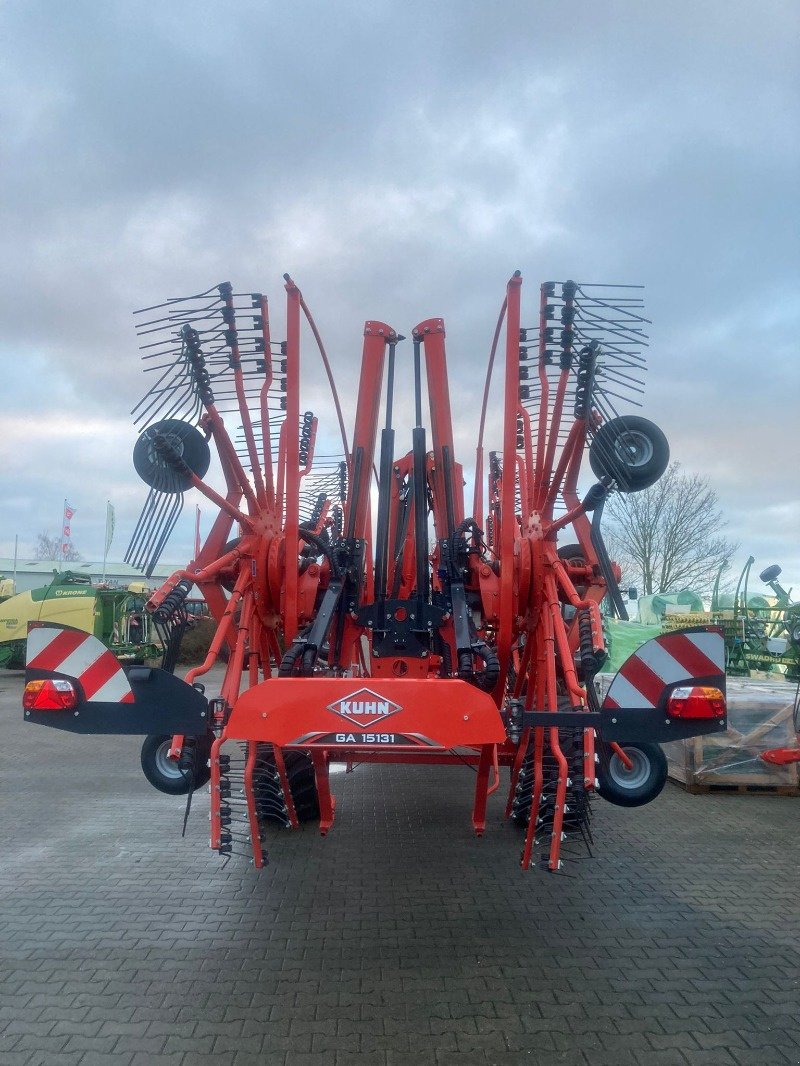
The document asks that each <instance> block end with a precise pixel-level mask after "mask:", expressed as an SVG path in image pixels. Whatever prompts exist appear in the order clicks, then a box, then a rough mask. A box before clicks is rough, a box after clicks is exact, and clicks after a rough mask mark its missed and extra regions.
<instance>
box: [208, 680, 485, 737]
mask: <svg viewBox="0 0 800 1066" xmlns="http://www.w3.org/2000/svg"><path fill="white" fill-rule="evenodd" d="M505 735H506V733H505V726H504V725H503V721H502V719H501V717H500V713H499V711H498V709H497V704H496V703H495V702H494V700H493V699H492V698H491V696H489V695H488V694H487V693H486V692H481V691H480V690H479V689H477V688H475V686H474V685H468V684H467V683H466V682H465V681H454V680H437V681H436V683H435V684H431V685H420V684H418V683H417V682H415V681H409V680H396V679H388V678H386V679H384V678H382V679H381V680H380V681H379V682H378V683H377V684H376V683H375V681H374V680H373V681H372V683H371V685H370V686H369V687H367V686H365V685H363V684H361V685H360V684H359V682H358V679H354V678H348V677H342V678H301V677H297V678H273V679H272V680H270V681H265V682H263V683H262V684H260V685H256V686H255V687H254V688H251V689H248V690H247V692H245V693H244V694H243V695H242V696H240V698H239V699H238V700H237V701H236V704H235V705H234V708H233V712H232V714H231V718H230V721H229V723H228V726H227V728H226V737H227V738H229V739H234V740H263V741H270V742H271V743H273V744H278V745H280V746H281V747H287V746H288V747H291V746H293V745H299V746H302V747H304V748H307V747H326V748H329V747H337V746H339V745H341V746H354V745H355V746H361V745H368V746H370V747H372V746H374V745H377V746H385V745H388V746H391V747H394V748H397V747H408V748H420V747H424V748H453V747H458V746H460V745H465V746H472V745H483V744H502V743H503V741H504V740H505Z"/></svg>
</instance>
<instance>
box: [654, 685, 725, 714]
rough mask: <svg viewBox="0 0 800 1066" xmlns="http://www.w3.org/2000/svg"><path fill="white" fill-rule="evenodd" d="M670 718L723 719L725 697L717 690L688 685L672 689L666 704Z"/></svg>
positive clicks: (703, 686)
mask: <svg viewBox="0 0 800 1066" xmlns="http://www.w3.org/2000/svg"><path fill="white" fill-rule="evenodd" d="M667 714H668V715H669V716H670V718H723V717H724V716H725V697H724V696H723V694H722V693H721V692H720V690H719V689H718V688H709V687H706V686H705V685H693V686H691V687H689V686H688V685H685V686H681V687H680V688H674V689H673V690H672V693H671V694H670V697H669V702H668V703H667Z"/></svg>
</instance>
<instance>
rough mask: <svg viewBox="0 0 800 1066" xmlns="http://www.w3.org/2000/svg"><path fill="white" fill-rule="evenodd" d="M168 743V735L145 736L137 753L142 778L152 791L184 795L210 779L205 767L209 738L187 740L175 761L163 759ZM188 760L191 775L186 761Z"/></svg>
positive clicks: (169, 737) (209, 746) (169, 743)
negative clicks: (178, 759)
mask: <svg viewBox="0 0 800 1066" xmlns="http://www.w3.org/2000/svg"><path fill="white" fill-rule="evenodd" d="M171 744H172V736H171V735H169V736H167V735H164V734H157V733H156V734H151V735H150V736H149V737H145V741H144V744H142V754H141V761H142V771H143V772H144V776H145V777H146V778H147V780H148V781H149V782H150V784H151V785H152V786H153V788H157V789H158V791H159V792H166V793H167V794H168V795H170V796H185V795H186V794H187V793H188V792H189V791H190V790H191V791H195V792H196V791H197V789H198V788H202V787H203V785H205V784H207V783H208V781H209V778H210V777H211V770H210V769H209V767H208V766H207V762H208V757H209V754H210V751H211V737H187V738H186V742H185V746H184V751H183V755H182V756H181V759H180V761H179V762H176V761H175V759H169V758H167V753H168V752H169V749H170V745H171ZM192 758H193V759H194V776H192V773H191V769H190V767H191V763H190V761H189V760H190V759H192ZM184 764H185V765H184Z"/></svg>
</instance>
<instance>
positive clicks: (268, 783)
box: [255, 744, 319, 825]
mask: <svg viewBox="0 0 800 1066" xmlns="http://www.w3.org/2000/svg"><path fill="white" fill-rule="evenodd" d="M283 761H284V764H285V766H286V776H287V777H288V778H289V789H290V791H291V793H292V802H293V803H294V810H295V814H296V815H297V820H298V822H301V823H302V822H313V821H316V819H318V818H319V800H318V797H317V780H316V777H315V775H314V764H313V762H312V761H311V756H310V755H309V754H308V753H307V752H305V751H285V752H284V754H283ZM256 766H257V771H258V775H257V783H256V788H255V794H256V806H257V808H258V813H259V815H260V817H262V818H264V819H266V820H267V821H271V822H278V823H279V824H282V825H286V824H287V820H286V817H285V815H284V814H283V790H282V788H281V784H280V779H279V777H278V771H277V767H276V765H275V756H274V754H273V752H272V745H271V744H269V745H268V744H264V745H259V754H258V761H257V763H256Z"/></svg>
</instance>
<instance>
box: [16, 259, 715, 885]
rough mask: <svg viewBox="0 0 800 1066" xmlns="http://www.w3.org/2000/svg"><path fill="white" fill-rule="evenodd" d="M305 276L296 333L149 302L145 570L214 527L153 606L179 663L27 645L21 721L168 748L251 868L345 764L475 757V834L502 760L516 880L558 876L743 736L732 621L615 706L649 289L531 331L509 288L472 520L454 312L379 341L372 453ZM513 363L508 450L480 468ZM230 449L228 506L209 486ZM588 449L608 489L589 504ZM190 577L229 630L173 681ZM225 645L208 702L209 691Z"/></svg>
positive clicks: (545, 292)
mask: <svg viewBox="0 0 800 1066" xmlns="http://www.w3.org/2000/svg"><path fill="white" fill-rule="evenodd" d="M285 283H286V284H285V289H286V334H285V337H286V339H285V340H282V341H280V342H276V341H273V340H272V338H271V333H270V316H269V307H268V302H267V299H266V297H264V296H263V295H261V294H259V293H255V294H251V293H247V294H244V295H243V294H238V293H235V292H234V291H233V289H232V287H231V286H230V285H229V284H222V285H219V286H217V287H216V288H214V289H211V290H209V291H208V292H206V293H203V294H200V295H197V296H193V297H188V298H185V299H180V300H170V301H168V302H167V303H166V304H164V305H161V306H159V307H157V308H149V309H147V311H146V312H145V313H140V318H139V323H140V324H139V327H138V328H139V334H140V337H141V338H142V343H143V352H144V361H145V370H146V372H147V373H148V374H149V375H151V376H152V379H153V382H154V384H153V385H152V387H151V388H150V389H149V391H148V392H147V394H146V395H145V397H144V398H143V400H142V401H141V402H140V403H139V404H138V405H137V407H136V408H135V410H134V415H135V417H136V420H137V425H139V426H140V428H141V433H140V436H139V439H138V441H137V443H136V446H135V449H134V465H135V467H136V470H137V471H138V473H139V474H140V476H141V477H142V478H143V480H144V481H145V482H146V483H147V485H148V486H149V487H150V494H149V496H148V499H147V502H146V504H145V507H144V510H143V512H142V516H141V518H140V520H139V523H138V524H137V526H136V529H135V531H134V535H133V537H132V540H131V546H130V549H129V553H128V559H129V560H130V561H131V562H133V563H134V564H135V565H137V566H139V567H141V568H142V569H143V570H144V571H145V573H147V574H148V575H149V574H151V573H152V571H153V568H154V566H155V564H156V562H157V560H158V558H159V557H160V555H161V553H162V551H163V549H164V546H165V544H166V542H167V539H168V537H169V534H170V532H171V530H172V528H173V527H174V525H175V522H176V521H177V517H178V515H179V514H180V509H181V504H182V500H183V496H184V493H185V492H186V491H187V490H189V489H192V488H194V489H196V490H198V491H199V492H200V493H202V494H203V495H204V496H205V497H206V498H207V499H208V500H209V501H211V502H212V503H213V504H214V505H215V506H216V508H217V509H218V514H217V516H216V519H215V521H214V523H213V526H212V528H211V531H210V533H209V535H208V537H207V539H206V541H205V543H204V544H203V546H202V548H201V550H200V551H199V554H198V555H197V558H195V559H193V560H192V561H191V562H190V563H189V564H188V565H187V566H186V567H185V568H183V569H180V570H178V571H176V572H175V573H174V574H172V576H171V577H170V578H169V579H168V580H167V581H166V582H165V583H164V584H163V585H162V586H161V588H159V589H158V590H157V591H156V592H155V593H154V594H153V595H152V596H151V598H150V601H149V603H148V610H149V611H151V612H152V616H153V619H154V621H155V623H156V624H157V626H158V627H159V629H160V633H161V636H162V640H163V645H164V656H163V661H162V664H161V667H160V668H158V669H156V668H152V667H146V666H141V667H132V668H129V669H128V670H127V671H126V672H123V671H122V669H121V668H120V667H119V665H118V664H116V663H115V661H114V660H113V657H112V656H110V653H107V652H105V650H104V649H98V648H97V647H95V646H94V645H93V643H92V641H93V640H94V638H92V637H89V636H87V635H86V634H77V633H76V632H75V631H71V630H67V629H64V628H63V627H61V628H59V627H49V626H37V627H34V629H33V630H32V632H31V635H30V639H29V652H28V675H27V682H28V684H27V686H26V691H25V697H24V703H25V714H26V716H27V718H28V719H29V720H31V721H35V722H40V723H44V724H49V725H51V726H56V727H59V728H64V729H69V730H72V731H74V732H83V733H100V732H104V733H114V732H118V733H139V734H143V735H146V736H147V739H146V740H145V742H144V746H143V749H142V765H143V768H144V771H145V773H146V775H147V776H148V778H149V779H150V781H151V782H152V783H153V784H154V785H156V787H158V788H160V789H162V790H163V791H166V792H172V793H177V794H181V793H182V794H187V795H188V799H187V813H188V805H189V802H190V800H191V795H192V792H193V791H195V790H196V789H198V788H199V787H201V786H203V785H205V784H206V783H207V782H209V781H210V797H211V814H210V822H211V840H210V843H211V847H212V848H214V849H216V850H217V851H219V852H220V853H221V854H223V855H230V854H231V853H232V852H233V851H234V848H238V845H239V844H241V843H244V844H246V846H247V850H248V851H249V852H250V853H251V855H252V859H253V861H254V863H255V865H256V866H257V867H261V866H262V865H264V863H265V861H266V842H267V839H268V830H269V827H270V825H273V826H274V825H276V824H277V825H278V826H285V827H287V828H290V827H291V828H296V827H297V826H298V825H299V824H300V823H301V822H303V821H309V820H318V821H319V828H320V831H321V833H323V834H325V833H327V832H328V830H329V829H330V828H331V826H332V824H333V819H334V809H335V801H334V798H333V796H332V794H331V789H330V785H329V766H330V764H331V763H332V762H344V763H346V764H349V765H352V764H354V763H369V762H389V763H418V764H424V765H431V766H443V765H463V764H464V763H467V764H469V765H471V766H472V767H473V768H474V769H475V771H476V774H475V794H474V802H473V808H472V824H473V827H474V830H475V832H476V833H478V834H481V833H482V832H483V831H484V829H485V825H486V810H487V799H488V796H489V795H490V794H491V793H492V792H493V791H495V790H496V789H497V788H499V787H500V784H501V780H502V777H503V776H504V774H503V771H504V769H507V770H508V782H507V787H508V797H507V803H506V808H505V810H506V815H507V816H508V817H510V818H512V819H513V820H514V821H515V822H517V823H519V824H520V826H521V827H522V829H523V833H524V843H523V847H522V866H523V868H526V869H527V868H528V867H529V866H530V865H531V863H532V861H535V863H536V865H541V866H543V867H544V868H546V869H548V870H551V871H556V870H558V869H560V868H561V866H562V863H563V860H564V858H565V857H568V856H569V855H570V853H574V851H575V850H576V849H575V848H574V847H572V846H571V845H573V844H577V845H579V846H580V847H581V848H583V847H584V846H585V847H586V848H588V847H589V845H590V843H591V829H590V799H591V796H592V793H593V792H594V791H598V792H599V794H600V795H601V796H602V797H603V798H605V799H607V800H610V801H611V802H614V803H617V804H621V805H623V806H637V805H639V804H641V803H645V802H647V801H649V800H650V799H653V798H654V797H655V796H656V795H657V794H658V793H659V792H660V790H661V788H662V787H663V785H664V781H665V778H666V763H665V760H664V756H663V754H662V752H661V749H660V747H659V744H660V743H661V742H663V741H666V740H673V739H678V738H682V737H688V736H693V735H698V734H702V733H708V732H712V731H713V732H717V731H719V730H722V729H724V728H725V699H724V671H723V662H724V652H723V643H722V636H721V633H720V632H719V631H718V630H716V629H714V628H713V627H698V628H695V629H691V630H686V631H684V632H680V633H670V634H667V635H664V636H662V637H659V638H657V639H656V640H654V641H650V642H648V644H646V645H644V647H643V648H641V649H639V651H638V652H637V653H636V654H635V655H634V656H632V657H631V659H629V660H628V661H627V662H626V663H625V665H624V666H623V668H622V669H621V670H620V671H619V673H618V674H617V675H616V676H615V677H614V679H613V681H612V682H611V685H610V687H609V688H608V691H607V694H606V695H605V698H604V699H603V700H602V701H601V699H600V697H599V695H598V688H597V686H596V684H595V675H596V674H597V673H598V671H599V670H600V669H601V668H602V665H603V663H604V661H605V658H606V650H605V643H604V637H603V620H602V616H601V610H600V605H601V602H602V601H603V600H604V599H605V600H606V602H607V604H608V605H609V607H610V609H611V610H612V611H615V612H617V613H619V614H622V615H623V616H624V612H625V607H624V603H623V601H622V597H621V595H620V592H619V588H618V585H617V582H618V580H619V578H620V572H619V568H618V567H617V566H616V564H615V563H613V562H612V561H611V560H610V559H609V557H608V554H607V552H606V549H605V546H604V543H603V538H602V534H601V530H600V522H601V517H602V512H603V505H604V502H605V500H606V499H607V498H608V496H609V495H610V493H612V492H614V491H620V492H635V491H637V490H639V489H642V488H645V487H647V486H649V485H651V484H652V483H653V482H654V481H655V480H657V479H658V477H660V476H661V474H662V473H663V471H664V469H665V467H666V465H667V462H668V454H669V453H668V447H667V443H666V440H665V438H664V436H663V434H662V433H661V431H660V430H659V429H658V428H657V427H656V426H655V425H653V423H651V422H649V421H647V420H646V419H644V418H642V417H640V416H638V415H635V414H620V413H619V411H618V408H617V406H616V405H619V404H626V405H627V404H630V403H633V404H637V403H638V397H639V396H640V394H641V392H642V378H643V372H644V367H645V359H644V354H643V349H644V347H645V343H646V337H645V334H644V328H645V324H646V320H645V319H644V318H643V317H642V312H641V299H640V293H639V291H638V289H636V288H634V287H611V286H588V285H578V284H576V283H574V282H571V281H568V282H565V283H563V284H561V283H558V284H556V283H547V284H545V285H543V286H542V287H541V289H540V299H539V307H538V321H537V323H536V325H535V326H531V327H525V326H523V325H522V322H521V288H522V278H521V276H520V275H519V273H517V274H515V275H514V276H513V277H512V278H511V279H510V281H509V282H508V285H507V290H506V296H505V299H504V301H503V304H502V308H501V312H500V315H499V318H498V321H497V327H496V329H495V332H494V338H493V343H492V346H491V353H490V358H489V365H488V371H487V375H486V384H485V388H484V394H483V405H482V410H481V417H480V429H479V439H478V444H477V451H476V455H475V468H476V476H475V490H474V497H473V501H472V509H471V513H468V511H467V507H466V503H465V498H464V478H463V470H462V463H461V462H460V461H459V457H457V455H456V452H455V447H454V437H453V427H452V417H451V404H450V396H449V390H448V376H447V361H446V352H445V328H444V322H443V321H442V319H440V318H431V319H427V320H426V321H424V322H421V323H420V324H419V325H418V326H416V327H415V328H414V330H413V332H412V336H411V343H410V344H408V343H407V342H406V344H405V348H403V347H401V345H402V344H403V342H404V341H405V338H404V337H402V336H401V335H400V334H399V333H397V331H396V330H394V329H393V328H392V327H391V326H389V325H387V324H386V323H383V322H377V321H368V322H367V323H366V325H365V327H364V339H363V353H362V358H361V370H360V378H359V385H358V395H357V401H356V414H355V425H354V429H353V434H352V440H350V439H348V435H347V432H346V429H345V422H344V418H343V415H342V410H341V406H340V403H339V399H338V396H337V393H336V388H335V385H334V381H333V376H332V373H331V368H330V365H329V362H328V358H327V354H326V351H325V348H324V346H323V344H322V341H321V339H320V336H319V333H318V331H317V328H316V325H315V324H314V320H313V318H312V316H311V314H310V312H309V310H308V308H307V306H306V303H305V301H304V299H303V296H302V294H301V292H300V290H299V289H298V288H297V286H296V285H295V283H294V282H293V281H292V280H291V278H290V277H289V276H288V275H285ZM304 317H305V320H306V321H307V324H308V327H309V330H310V333H311V335H312V336H313V338H314V340H315V341H316V345H317V348H318V350H319V355H320V357H321V360H322V365H323V367H324V370H325V372H326V375H327V379H328V381H329V383H330V388H331V395H332V401H333V408H334V410H335V413H336V418H337V421H338V429H339V435H340V437H341V453H340V454H334V453H333V452H334V451H335V448H334V446H332V445H330V444H326V445H325V449H326V454H324V455H322V454H318V441H320V440H322V439H325V440H329V439H330V436H329V435H328V436H326V437H324V438H323V435H322V434H321V433H319V434H318V422H317V416H316V415H315V414H313V413H312V412H310V411H303V409H302V406H301V401H300V364H301V335H302V330H301V325H302V322H303V318H304ZM501 342H502V343H501ZM409 348H410V349H411V352H410V353H409V354H410V355H411V359H407V360H406V365H409V364H410V369H411V375H409V376H412V375H413V397H414V405H413V406H414V416H415V419H414V421H415V425H414V427H413V429H412V432H411V449H410V450H409V451H408V452H407V453H406V454H404V455H399V456H398V455H396V447H395V429H394V426H393V416H394V407H395V402H394V401H395V393H396V390H397V385H396V378H397V377H398V375H399V367H400V366H401V360H402V358H403V353H404V352H405V351H408V349H409ZM498 352H499V353H504V362H505V372H504V384H503V401H502V440H501V441H500V442H499V444H500V446H499V448H498V450H497V451H492V452H489V454H488V464H487V465H488V469H487V470H486V476H484V467H485V451H484V436H485V431H486V424H487V414H488V412H489V397H490V386H491V382H492V374H493V369H494V364H495V361H496V360H497V361H498V362H500V359H497V356H498ZM424 385H426V390H425V389H424V388H423V386H424ZM425 391H427V407H428V411H429V424H428V427H427V428H426V425H425V417H424V414H425V412H424V406H425V405H424V404H423V395H424V392H425ZM382 409H383V411H384V412H385V423H384V425H383V427H382V428H381V431H380V434H379V432H378V430H379V420H380V415H381V410H382ZM232 415H233V416H234V418H233V419H231V416H232ZM225 416H227V417H228V420H229V421H233V420H235V422H236V423H237V425H238V427H239V428H238V431H237V432H235V433H233V434H231V432H229V429H228V428H227V426H226V421H225ZM211 445H213V448H214V450H215V451H216V456H217V464H216V468H218V469H219V471H220V473H221V478H222V480H223V481H224V488H223V489H222V490H221V491H217V490H216V489H214V488H213V487H212V485H211V484H210V483H209V480H205V479H206V477H207V474H208V471H209V470H210V469H211V468H212V467H211V457H212V453H211ZM587 445H588V452H589V462H590V465H591V469H592V471H593V474H594V476H595V477H596V479H597V481H596V483H595V484H594V485H592V487H591V488H589V490H588V492H586V493H585V494H584V496H583V498H581V497H580V496H579V490H578V480H579V475H580V472H581V465H582V460H583V457H584V454H585V452H586V449H587ZM336 447H338V445H337V446H336ZM401 451H402V449H401ZM486 490H488V495H487V498H486V502H485V504H484V492H485V491H486ZM373 505H374V512H373ZM192 585H197V586H198V587H199V589H200V590H201V591H202V594H203V596H204V597H205V599H206V601H207V602H208V605H209V608H210V610H211V612H212V614H213V616H214V618H215V619H216V621H217V629H216V635H215V637H214V639H213V641H212V644H211V647H210V649H209V652H208V656H207V658H206V660H205V661H204V662H203V663H202V664H201V665H200V666H198V667H195V668H194V669H191V670H190V671H189V672H188V674H187V675H186V678H185V680H183V681H181V680H179V679H178V678H176V677H175V676H174V667H175V662H176V659H177V653H178V649H179V645H180V639H181V636H182V633H183V630H184V629H185V626H186V612H185V608H184V602H185V599H186V597H187V595H188V593H189V591H190V589H191V587H192ZM225 650H227V654H228V659H227V666H226V668H225V673H224V679H223V681H222V685H221V688H220V691H219V693H218V695H214V696H213V697H210V696H209V695H207V694H206V691H205V688H204V685H203V683H202V682H201V681H200V680H199V679H200V678H202V677H204V676H205V675H206V674H207V673H208V671H209V670H210V668H211V666H212V665H213V664H214V662H215V661H216V660H217V657H218V655H219V654H220V653H221V652H223V651H225Z"/></svg>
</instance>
